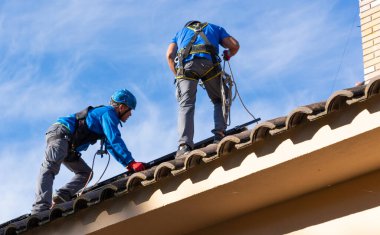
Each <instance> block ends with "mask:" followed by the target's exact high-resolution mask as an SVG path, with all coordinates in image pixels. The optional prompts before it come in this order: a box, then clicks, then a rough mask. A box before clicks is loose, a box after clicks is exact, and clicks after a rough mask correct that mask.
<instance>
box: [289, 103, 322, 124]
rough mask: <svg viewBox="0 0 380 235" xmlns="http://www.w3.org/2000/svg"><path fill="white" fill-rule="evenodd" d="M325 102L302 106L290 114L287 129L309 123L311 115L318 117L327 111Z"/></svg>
mask: <svg viewBox="0 0 380 235" xmlns="http://www.w3.org/2000/svg"><path fill="white" fill-rule="evenodd" d="M325 104H326V103H325V102H319V103H315V104H311V105H306V106H301V107H298V108H296V109H294V110H293V111H292V112H290V113H289V115H288V117H287V119H286V124H285V125H286V129H289V128H292V127H295V126H297V125H299V124H301V123H304V122H307V121H309V119H308V116H309V115H317V114H318V113H321V112H323V111H324V110H325Z"/></svg>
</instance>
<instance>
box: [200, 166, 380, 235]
mask: <svg viewBox="0 0 380 235" xmlns="http://www.w3.org/2000/svg"><path fill="white" fill-rule="evenodd" d="M379 178H380V171H376V172H373V173H370V174H367V175H364V176H361V177H359V178H356V179H354V180H350V181H347V182H344V183H341V184H338V185H335V186H330V187H328V188H325V189H322V190H319V191H317V192H314V193H310V194H307V195H304V196H301V197H299V198H296V199H292V200H289V201H287V202H284V203H280V204H278V205H274V206H271V207H267V208H264V209H261V210H259V211H256V212H252V213H249V214H247V215H244V216H241V217H238V218H235V219H232V220H230V221H227V222H224V223H220V224H217V225H215V226H213V227H211V228H208V229H205V230H201V231H197V232H195V233H193V234H197V235H202V234H223V232H225V231H234V233H235V234H266V235H278V234H287V233H291V232H295V231H298V230H301V229H304V228H307V227H310V226H314V225H318V224H322V223H324V222H328V221H332V220H339V218H342V217H345V216H348V215H351V214H354V213H359V212H363V211H366V210H368V209H372V208H376V207H379V206H380V182H379ZM372 221H373V222H372V223H376V219H375V218H373V220H372ZM335 222H336V221H335ZM337 226H339V225H337ZM363 226H366V225H363V224H358V225H356V227H363Z"/></svg>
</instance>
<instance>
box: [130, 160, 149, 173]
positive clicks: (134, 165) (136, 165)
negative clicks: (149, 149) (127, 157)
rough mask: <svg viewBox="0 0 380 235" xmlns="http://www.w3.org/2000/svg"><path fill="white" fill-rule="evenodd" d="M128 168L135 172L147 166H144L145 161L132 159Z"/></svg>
mask: <svg viewBox="0 0 380 235" xmlns="http://www.w3.org/2000/svg"><path fill="white" fill-rule="evenodd" d="M127 170H128V171H134V172H138V171H143V170H145V166H144V163H142V162H135V161H132V162H130V163H129V164H128V166H127Z"/></svg>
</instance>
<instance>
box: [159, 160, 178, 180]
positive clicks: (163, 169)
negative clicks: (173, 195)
mask: <svg viewBox="0 0 380 235" xmlns="http://www.w3.org/2000/svg"><path fill="white" fill-rule="evenodd" d="M177 162H178V160H177ZM181 162H182V164H181V165H182V167H183V161H181ZM175 169H176V160H171V161H168V162H163V163H161V164H160V165H158V166H157V168H156V170H155V171H154V177H153V178H154V180H155V181H158V180H160V179H163V178H165V177H168V176H169V175H171V171H172V170H175Z"/></svg>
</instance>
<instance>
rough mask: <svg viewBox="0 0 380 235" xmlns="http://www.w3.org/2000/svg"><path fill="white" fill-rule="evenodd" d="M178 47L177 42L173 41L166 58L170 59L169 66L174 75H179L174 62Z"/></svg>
mask: <svg viewBox="0 0 380 235" xmlns="http://www.w3.org/2000/svg"><path fill="white" fill-rule="evenodd" d="M177 49H178V47H177V44H176V43H173V42H172V43H170V44H169V47H168V50H167V51H166V59H167V60H168V64H169V68H170V70H171V71H172V72H173V74H174V76H176V75H177V71H176V69H175V62H174V59H175V57H176V54H177Z"/></svg>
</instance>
